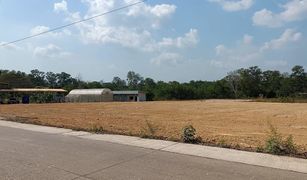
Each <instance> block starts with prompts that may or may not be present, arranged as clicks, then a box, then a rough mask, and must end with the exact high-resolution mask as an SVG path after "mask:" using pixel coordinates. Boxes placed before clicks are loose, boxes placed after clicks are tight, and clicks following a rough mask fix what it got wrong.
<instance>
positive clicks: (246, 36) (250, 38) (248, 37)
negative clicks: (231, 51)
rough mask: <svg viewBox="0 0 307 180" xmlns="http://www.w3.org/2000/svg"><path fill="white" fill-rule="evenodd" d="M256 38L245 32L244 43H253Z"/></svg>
mask: <svg viewBox="0 0 307 180" xmlns="http://www.w3.org/2000/svg"><path fill="white" fill-rule="evenodd" d="M253 40H254V37H253V36H251V35H248V34H245V35H244V37H243V43H244V44H251V43H252V42H253Z"/></svg>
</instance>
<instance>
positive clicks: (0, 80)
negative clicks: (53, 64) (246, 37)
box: [0, 65, 307, 100]
mask: <svg viewBox="0 0 307 180" xmlns="http://www.w3.org/2000/svg"><path fill="white" fill-rule="evenodd" d="M4 84H8V86H9V87H10V88H34V87H36V88H63V89H66V90H68V91H70V90H72V89H91V88H110V89H112V90H140V91H143V92H145V93H146V94H147V98H148V100H190V99H211V98H212V99H214V98H216V99H218V98H226V99H230V98H257V97H264V98H281V97H297V96H300V95H302V94H304V93H305V92H307V73H306V72H305V70H304V68H303V67H302V66H298V65H297V66H294V67H293V68H292V69H291V72H290V73H282V72H280V71H278V70H266V71H263V70H261V69H260V68H259V67H257V66H253V67H249V68H241V69H238V70H235V71H232V72H229V73H228V74H227V75H226V76H225V77H224V78H222V79H220V80H217V81H190V82H185V83H180V82H177V81H170V82H164V81H155V80H154V79H152V78H144V77H142V76H141V75H140V74H138V73H136V72H134V71H129V72H128V73H127V77H126V79H121V78H120V77H114V78H113V80H112V81H111V82H103V81H100V82H98V81H83V80H81V78H75V77H72V76H71V75H70V74H68V73H66V72H61V73H54V72H42V71H39V70H38V69H35V70H32V71H31V72H30V73H28V74H27V73H25V72H21V71H9V70H0V88H1V86H3V85H4ZM2 88H3V87H2Z"/></svg>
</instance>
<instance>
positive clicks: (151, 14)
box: [125, 0, 177, 28]
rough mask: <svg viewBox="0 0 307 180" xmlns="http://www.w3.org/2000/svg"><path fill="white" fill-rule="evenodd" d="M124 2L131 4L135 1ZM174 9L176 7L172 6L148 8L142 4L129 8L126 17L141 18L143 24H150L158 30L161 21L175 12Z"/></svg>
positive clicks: (161, 5)
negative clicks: (147, 22)
mask: <svg viewBox="0 0 307 180" xmlns="http://www.w3.org/2000/svg"><path fill="white" fill-rule="evenodd" d="M125 2H126V3H127V4H131V3H132V2H135V1H132V2H131V0H125ZM176 8H177V7H176V6H175V5H173V4H158V5H155V6H150V5H148V4H146V3H143V4H139V5H137V6H133V7H131V8H129V10H128V12H127V13H126V15H127V16H131V17H135V18H143V21H144V20H145V22H146V21H149V22H150V23H151V27H153V28H159V27H160V25H161V23H162V21H165V20H166V19H167V18H169V17H171V15H173V14H174V13H175V12H176ZM144 18H145V19H144Z"/></svg>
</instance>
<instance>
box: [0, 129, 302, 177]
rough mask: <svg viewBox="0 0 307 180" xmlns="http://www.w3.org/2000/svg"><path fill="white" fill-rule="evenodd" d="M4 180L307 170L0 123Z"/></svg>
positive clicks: (279, 174)
mask: <svg viewBox="0 0 307 180" xmlns="http://www.w3.org/2000/svg"><path fill="white" fill-rule="evenodd" d="M0 179H1V180H2V179H22V180H24V179H57V180H58V179H80V180H86V179H123V180H129V179H154V180H156V179H201V180H203V179H227V180H228V179H235V180H239V179H261V180H262V179H270V180H271V179H278V180H280V179H307V174H301V173H295V172H290V171H282V170H276V169H270V168H264V167H257V166H251V165H245V164H240V163H232V162H226V161H220V160H213V159H207V158H200V157H194V156H187V155H180V154H175V153H168V152H162V151H159V150H151V149H144V148H138V147H133V146H126V145H119V144H114V143H108V142H103V141H95V140H89V139H82V138H78V137H73V136H64V135H59V134H46V133H38V132H32V131H26V130H21V129H14V128H8V127H0Z"/></svg>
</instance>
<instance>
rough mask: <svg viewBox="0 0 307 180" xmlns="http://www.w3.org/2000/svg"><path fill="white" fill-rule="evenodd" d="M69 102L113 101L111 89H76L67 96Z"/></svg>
mask: <svg viewBox="0 0 307 180" xmlns="http://www.w3.org/2000/svg"><path fill="white" fill-rule="evenodd" d="M66 101H67V102H109V101H113V93H112V91H111V90H110V89H107V88H105V89H74V90H72V91H70V92H69V94H68V95H67V96H66Z"/></svg>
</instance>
